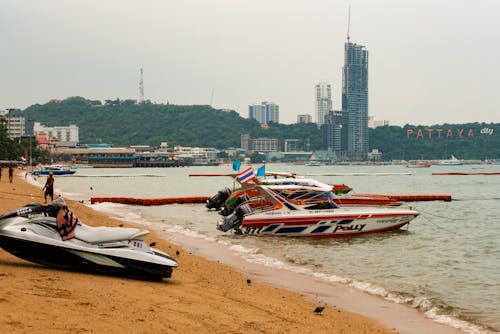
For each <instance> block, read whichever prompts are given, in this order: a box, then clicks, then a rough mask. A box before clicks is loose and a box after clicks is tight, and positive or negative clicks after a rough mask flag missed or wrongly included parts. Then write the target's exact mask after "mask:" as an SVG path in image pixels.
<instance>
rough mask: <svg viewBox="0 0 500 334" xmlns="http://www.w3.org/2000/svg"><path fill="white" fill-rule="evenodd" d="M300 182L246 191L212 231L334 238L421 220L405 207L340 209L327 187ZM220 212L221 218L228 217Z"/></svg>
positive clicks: (252, 187)
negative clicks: (232, 210)
mask: <svg viewBox="0 0 500 334" xmlns="http://www.w3.org/2000/svg"><path fill="white" fill-rule="evenodd" d="M301 181H303V180H301V179H296V181H295V183H292V184H283V183H282V184H273V185H270V184H268V185H265V184H255V185H252V186H251V187H248V188H246V189H245V191H244V193H243V194H242V195H241V196H240V197H239V200H236V199H235V201H234V202H233V205H234V203H236V205H237V206H236V207H235V208H234V212H233V213H232V214H230V215H227V216H226V217H224V218H223V220H222V221H221V222H219V223H218V225H217V228H218V229H219V230H221V231H223V232H227V231H229V230H234V231H235V232H237V233H242V234H259V235H279V236H290V237H311V238H338V237H348V236H357V235H363V234H370V233H379V232H385V231H390V230H394V229H399V228H401V227H403V226H405V225H407V224H409V223H410V221H412V220H413V219H414V218H415V217H417V216H418V215H419V214H420V213H419V212H418V211H415V210H412V209H408V208H404V207H387V206H340V207H339V206H338V205H337V204H335V202H334V198H335V196H334V194H333V193H332V191H331V187H330V186H328V185H322V184H321V183H320V182H317V181H314V182H313V183H311V180H308V182H301ZM281 182H283V181H281ZM277 183H279V182H277ZM224 209H226V207H225V208H224ZM224 209H223V210H222V212H223V213H222V214H223V215H224V214H225V213H228V212H230V211H231V210H228V212H225V213H224ZM230 209H232V208H230Z"/></svg>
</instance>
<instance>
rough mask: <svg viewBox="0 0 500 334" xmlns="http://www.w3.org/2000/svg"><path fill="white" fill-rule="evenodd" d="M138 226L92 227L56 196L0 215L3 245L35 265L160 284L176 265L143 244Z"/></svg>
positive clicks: (0, 240)
mask: <svg viewBox="0 0 500 334" xmlns="http://www.w3.org/2000/svg"><path fill="white" fill-rule="evenodd" d="M148 233H149V231H146V230H140V229H137V228H122V227H104V226H101V227H91V226H88V225H85V224H83V223H82V222H80V221H79V220H78V219H77V218H76V217H75V216H74V215H73V214H72V212H71V211H69V210H68V208H67V206H66V204H65V202H64V200H63V199H62V198H58V199H56V200H55V201H53V202H52V203H50V204H48V205H40V204H36V203H33V204H27V205H26V206H24V207H21V208H18V209H16V210H14V211H11V212H7V213H5V214H3V215H1V216H0V247H2V248H3V249H5V250H6V251H8V252H10V253H11V254H13V255H15V256H17V257H20V258H22V259H25V260H28V261H32V262H35V263H39V264H43V265H47V266H52V267H57V268H63V269H72V270H82V271H91V272H99V273H104V274H111V275H119V276H126V277H134V278H142V279H152V280H161V279H162V278H163V277H165V278H169V277H171V275H172V270H173V268H175V267H177V261H176V260H175V259H173V258H172V257H170V256H169V255H168V254H166V253H164V252H161V251H159V250H157V249H154V248H152V247H150V246H149V245H147V244H146V243H145V242H144V237H145V236H146V235H147V234H148Z"/></svg>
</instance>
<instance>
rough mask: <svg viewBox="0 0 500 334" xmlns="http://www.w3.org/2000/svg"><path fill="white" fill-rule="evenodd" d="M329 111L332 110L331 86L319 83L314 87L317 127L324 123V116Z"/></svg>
mask: <svg viewBox="0 0 500 334" xmlns="http://www.w3.org/2000/svg"><path fill="white" fill-rule="evenodd" d="M330 110H332V86H331V85H330V84H328V83H326V82H320V83H319V84H317V85H316V87H315V115H316V124H318V127H321V125H323V123H325V116H326V115H327V114H328V112H329V111H330Z"/></svg>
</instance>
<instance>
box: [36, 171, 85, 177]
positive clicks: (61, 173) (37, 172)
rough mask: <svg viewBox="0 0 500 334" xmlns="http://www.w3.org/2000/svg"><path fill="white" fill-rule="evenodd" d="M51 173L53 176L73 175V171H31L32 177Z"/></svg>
mask: <svg viewBox="0 0 500 334" xmlns="http://www.w3.org/2000/svg"><path fill="white" fill-rule="evenodd" d="M50 173H52V174H53V175H72V174H75V173H76V171H75V170H35V171H33V175H36V176H40V175H49V174H50Z"/></svg>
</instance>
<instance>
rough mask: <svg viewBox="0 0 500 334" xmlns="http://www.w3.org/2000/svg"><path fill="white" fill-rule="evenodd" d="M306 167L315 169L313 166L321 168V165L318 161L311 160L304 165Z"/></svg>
mask: <svg viewBox="0 0 500 334" xmlns="http://www.w3.org/2000/svg"><path fill="white" fill-rule="evenodd" d="M306 166H311V167H315V166H323V164H322V163H321V162H319V161H316V160H311V161H309V162H308V163H306Z"/></svg>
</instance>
